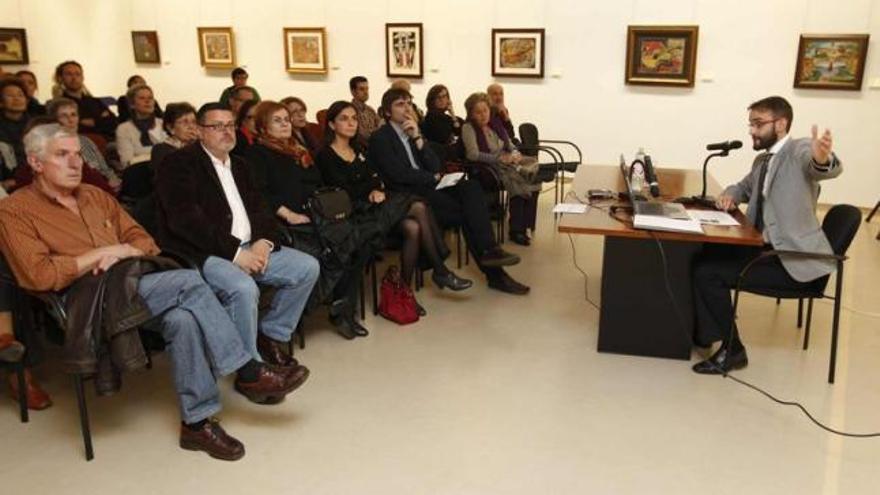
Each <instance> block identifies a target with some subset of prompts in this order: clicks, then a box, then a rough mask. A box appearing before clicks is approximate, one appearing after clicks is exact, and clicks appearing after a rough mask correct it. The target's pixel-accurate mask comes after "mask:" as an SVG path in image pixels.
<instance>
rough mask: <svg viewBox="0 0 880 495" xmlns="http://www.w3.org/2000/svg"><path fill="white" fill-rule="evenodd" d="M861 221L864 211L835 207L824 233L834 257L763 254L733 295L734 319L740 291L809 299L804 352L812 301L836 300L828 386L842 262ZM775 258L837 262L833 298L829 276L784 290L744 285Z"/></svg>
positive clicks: (743, 274)
mask: <svg viewBox="0 0 880 495" xmlns="http://www.w3.org/2000/svg"><path fill="white" fill-rule="evenodd" d="M861 222H862V212H861V210H859V209H858V208H856V207H855V206H851V205H835V206H833V207H832V208H831V209H830V210H828V213H827V214H826V215H825V220H824V221H823V222H822V230H823V231H824V232H825V236H826V237H827V238H828V242H829V243H830V244H831V249H832V251H833V252H834V254H823V253H804V252H800V251H780V250H770V251H764V252H762V253H761V255H760V256H758V257H757V258H755V259H754V260H752V261H751V262H750V263H749V264H748V265H746V267H745V268H744V269H743V271H742V272H740V275H739V281H738V285H737V289H736V291H735V292H734V299H733V301H734V302H733V314H734V319H735V318H736V310H737V305H738V303H739V293H740V292H750V293H752V294H758V295H761V296H767V297H775V298H781V299H807V301H808V302H807V325H806V328H805V329H804V345H803V348H804V350H806V349H807V347H808V346H809V343H810V324H811V323H812V318H813V299H831V300H833V301H834V316H833V319H832V325H831V356H830V363H829V365H828V383H834V374H835V370H836V364H837V336H838V329H839V324H840V304H841V295H842V294H841V293H842V291H843V262H844V261H845V260H846V259H847V256H846V251H847V249H849V246H850V244H851V243H852V240H853V238H855V236H856V232H858V230H859V225H860V224H861ZM773 256H777V257H787V258H803V259H817V260H833V261H835V262H836V263H837V275H836V277H835V288H834V296H826V295H825V287H826V286H827V285H828V279H829V278H830V276H831V275H826V276H824V277H821V278H818V279H816V280H813V281H811V282H803V283H797V284H793V285H792V286H790V287H785V288H776V289H762V288H753V287H748V286H747V285H746V284H745V282H746V280H747V275H748V272H749V271H750V270H751V268H752V267H753V266H755V264H757V263H759V262H761V261H762V260H764V259H766V258H769V257H773Z"/></svg>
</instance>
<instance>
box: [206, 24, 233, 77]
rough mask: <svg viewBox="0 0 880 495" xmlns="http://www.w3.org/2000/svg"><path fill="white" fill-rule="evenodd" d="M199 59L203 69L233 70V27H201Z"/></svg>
mask: <svg viewBox="0 0 880 495" xmlns="http://www.w3.org/2000/svg"><path fill="white" fill-rule="evenodd" d="M197 29H198V34H199V57H200V58H201V61H202V67H206V68H208V69H231V68H233V67H235V38H234V37H233V35H232V28H231V27H200V28H197Z"/></svg>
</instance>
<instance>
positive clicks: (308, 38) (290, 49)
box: [284, 28, 327, 74]
mask: <svg viewBox="0 0 880 495" xmlns="http://www.w3.org/2000/svg"><path fill="white" fill-rule="evenodd" d="M284 65H285V68H286V69H287V72H290V73H293V74H326V73H327V33H326V31H325V30H324V28H284Z"/></svg>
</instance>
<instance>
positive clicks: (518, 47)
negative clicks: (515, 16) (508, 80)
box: [492, 29, 544, 78]
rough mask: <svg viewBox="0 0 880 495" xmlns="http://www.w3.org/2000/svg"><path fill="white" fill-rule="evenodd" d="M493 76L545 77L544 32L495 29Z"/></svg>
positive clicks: (538, 30) (493, 31) (493, 37)
mask: <svg viewBox="0 0 880 495" xmlns="http://www.w3.org/2000/svg"><path fill="white" fill-rule="evenodd" d="M492 75H493V76H495V77H536V78H542V77H544V30H543V29H493V30H492Z"/></svg>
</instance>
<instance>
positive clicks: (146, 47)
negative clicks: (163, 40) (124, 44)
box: [131, 31, 162, 64]
mask: <svg viewBox="0 0 880 495" xmlns="http://www.w3.org/2000/svg"><path fill="white" fill-rule="evenodd" d="M131 44H132V47H133V48H134V61H135V63H138V64H159V63H162V58H161V57H160V56H159V35H158V34H156V31H132V32H131Z"/></svg>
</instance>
